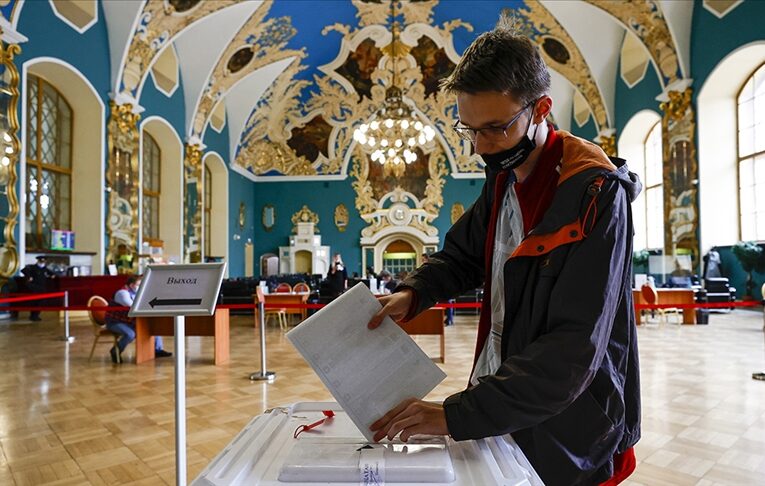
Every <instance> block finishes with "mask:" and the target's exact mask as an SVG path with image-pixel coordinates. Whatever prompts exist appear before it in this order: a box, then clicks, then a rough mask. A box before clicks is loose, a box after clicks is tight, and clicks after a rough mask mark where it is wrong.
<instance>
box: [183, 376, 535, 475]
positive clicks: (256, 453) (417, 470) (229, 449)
mask: <svg viewBox="0 0 765 486" xmlns="http://www.w3.org/2000/svg"><path fill="white" fill-rule="evenodd" d="M263 386H266V385H263ZM322 410H332V411H334V413H335V417H334V418H333V419H332V420H330V421H327V422H325V423H324V424H322V425H320V426H319V427H317V428H315V429H313V430H311V431H308V432H304V433H302V434H300V436H299V437H298V438H297V439H295V438H293V432H294V431H295V429H296V428H297V427H298V426H300V425H305V424H309V423H311V422H314V421H317V420H319V419H321V418H324V415H323V414H322ZM365 445H366V439H364V437H363V436H362V435H361V433H360V432H359V430H358V429H357V428H356V426H355V425H354V424H353V422H351V420H350V418H348V415H347V414H346V413H345V412H344V411H343V410H342V409H341V408H340V407H339V406H338V405H337V403H335V402H303V403H295V404H292V405H287V406H284V407H276V408H273V409H271V410H266V411H265V412H263V414H262V415H258V416H257V417H255V418H253V419H252V420H251V421H250V422H249V423H248V424H247V425H245V426H244V428H243V429H242V430H241V431H240V432H239V433H238V434H236V437H234V439H232V440H231V442H230V443H229V444H227V445H225V446H224V447H223V448H222V450H221V452H220V454H218V455H217V456H216V457H215V458H214V459H213V460H212V461H210V463H209V464H208V465H207V467H205V469H204V470H203V471H202V472H201V473H199V476H197V478H196V479H195V480H194V481H193V482H192V483H191V486H244V485H252V484H258V485H260V486H278V485H282V486H284V485H288V484H300V485H308V484H317V485H318V484H323V485H337V486H342V485H348V484H360V481H359V480H360V479H361V472H362V471H361V466H362V465H365V464H370V463H372V464H374V462H377V464H379V465H380V467H382V468H383V469H384V471H385V473H384V474H385V478H386V479H387V480H388V481H387V482H386V484H396V483H397V481H400V480H401V479H404V478H406V479H409V482H406V483H404V484H406V485H412V484H429V485H431V486H467V485H471V486H472V485H476V484H482V485H483V484H502V485H508V486H510V485H512V486H542V484H543V483H542V480H541V479H540V478H539V476H538V475H537V473H536V471H535V470H534V468H533V467H532V466H531V464H530V463H529V461H528V459H526V456H525V455H524V454H523V451H522V450H521V448H520V447H519V446H518V444H516V443H515V441H514V440H513V438H512V436H510V435H509V434H507V435H504V436H498V437H487V438H485V439H480V440H465V441H460V442H457V441H454V440H452V439H451V438H449V437H437V438H432V439H427V438H426V439H423V440H416V439H412V440H410V443H409V444H407V445H404V444H402V443H401V442H400V441H397V442H393V443H389V442H387V441H386V442H382V443H380V444H378V445H374V446H372V447H371V448H370V447H365ZM301 448H302V450H312V451H314V452H317V453H319V452H323V451H322V449H327V450H328V452H324V453H323V455H324V456H327V457H328V458H329V461H327V462H317V461H316V460H315V457H312V456H311V455H310V454H304V455H300V454H296V452H298V451H300V450H301ZM444 449H445V450H446V454H444ZM291 459H292V460H297V461H298V462H297V463H295V462H292V461H291ZM370 459H371V460H370ZM434 459H435V460H434ZM373 461H374V462H373ZM328 462H331V466H332V467H328V466H329V464H328ZM290 472H292V474H289V473H290ZM288 475H289V476H291V478H290V479H291V480H293V481H294V480H296V479H298V478H296V477H295V476H298V475H300V476H301V477H303V478H306V479H304V480H303V481H301V482H299V483H295V482H292V483H290V482H285V480H287V479H288V478H286V477H283V476H288ZM329 475H332V476H333V477H334V478H335V479H334V480H333V479H328V476H329ZM320 476H324V478H325V479H326V480H324V481H322V480H321V479H317V478H318V477H320ZM339 476H345V477H346V479H341V478H340V477H339ZM280 477H281V478H282V480H281V481H280ZM414 478H419V480H418V479H414ZM426 478H427V479H426ZM399 484H401V483H399Z"/></svg>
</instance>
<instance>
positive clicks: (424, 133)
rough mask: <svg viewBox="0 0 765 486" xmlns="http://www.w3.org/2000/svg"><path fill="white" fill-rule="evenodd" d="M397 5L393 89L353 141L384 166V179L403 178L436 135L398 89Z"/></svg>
mask: <svg viewBox="0 0 765 486" xmlns="http://www.w3.org/2000/svg"><path fill="white" fill-rule="evenodd" d="M395 3H396V2H395V1H392V2H391V34H392V36H393V38H392V41H391V50H390V53H391V54H390V58H391V59H390V62H391V65H392V68H391V75H392V76H391V78H392V81H391V86H390V87H389V88H388V89H386V90H385V101H384V102H383V104H382V106H381V107H380V108H379V109H378V110H377V111H376V112H375V113H374V115H373V117H372V121H370V122H369V123H363V124H361V125H360V126H359V127H358V128H356V130H354V132H353V139H354V140H355V141H356V142H358V143H360V144H361V145H362V146H363V148H364V150H365V151H366V152H371V155H370V157H371V159H372V161H373V162H378V163H379V164H381V165H382V166H383V174H384V175H386V176H388V175H393V176H395V177H401V176H403V175H404V169H405V168H406V166H407V165H408V164H411V163H412V162H414V161H416V160H417V152H416V149H417V148H423V147H424V146H425V145H426V144H428V143H429V142H430V141H431V140H433V138H434V137H435V135H436V131H435V130H433V127H431V126H430V125H426V124H424V123H422V122H421V121H420V120H419V118H418V116H417V114H416V113H415V112H414V110H413V109H412V108H411V107H410V106H409V105H407V104H406V103H405V102H404V96H403V91H402V90H401V89H400V88H399V87H398V86H397V85H396V74H397V73H396V61H397V46H398V35H397V34H398V32H397V26H396V23H395V22H394V21H393V19H395Z"/></svg>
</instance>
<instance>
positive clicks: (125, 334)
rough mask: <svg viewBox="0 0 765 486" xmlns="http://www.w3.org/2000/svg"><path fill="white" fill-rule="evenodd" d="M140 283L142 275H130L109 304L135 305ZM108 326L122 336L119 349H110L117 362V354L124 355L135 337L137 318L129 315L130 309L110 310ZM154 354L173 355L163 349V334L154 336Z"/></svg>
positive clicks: (107, 317) (160, 355)
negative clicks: (123, 352)
mask: <svg viewBox="0 0 765 486" xmlns="http://www.w3.org/2000/svg"><path fill="white" fill-rule="evenodd" d="M140 285H141V276H140V275H131V276H129V277H128V279H127V282H126V283H125V286H124V287H122V288H121V289H119V290H118V291H117V292H115V293H114V299H113V300H112V302H110V303H109V305H110V306H125V307H130V306H131V305H133V300H134V299H135V294H136V292H137V291H138V287H139V286H140ZM106 328H107V329H108V330H110V331H111V332H113V333H115V334H119V335H121V336H122V337H120V339H119V341H117V347H118V348H119V349H116V348H115V347H112V349H110V350H109V354H110V355H111V357H112V363H117V362H118V361H121V360H118V359H117V355H118V354H119V355H122V351H124V350H125V347H126V346H127V345H128V344H130V343H131V342H133V340H134V339H135V319H134V318H131V317H128V311H109V312H107V313H106ZM154 355H155V356H156V357H157V358H164V357H166V356H172V355H173V353H169V352H167V351H165V350H164V349H162V336H156V337H155V338H154Z"/></svg>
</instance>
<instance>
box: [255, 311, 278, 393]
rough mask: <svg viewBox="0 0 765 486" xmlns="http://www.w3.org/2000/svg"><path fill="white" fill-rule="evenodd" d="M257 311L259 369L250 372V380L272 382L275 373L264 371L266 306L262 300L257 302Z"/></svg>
mask: <svg viewBox="0 0 765 486" xmlns="http://www.w3.org/2000/svg"><path fill="white" fill-rule="evenodd" d="M258 313H259V314H260V319H259V320H260V371H259V372H257V373H252V374H251V375H250V380H252V381H265V382H267V383H273V382H274V380H275V379H276V373H274V372H273V371H266V306H265V303H263V302H262V301H261V302H259V303H258Z"/></svg>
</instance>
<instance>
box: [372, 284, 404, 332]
mask: <svg viewBox="0 0 765 486" xmlns="http://www.w3.org/2000/svg"><path fill="white" fill-rule="evenodd" d="M412 292H413V291H412V289H404V290H402V291H401V292H396V293H395V294H392V295H387V296H385V297H380V298H379V299H378V300H379V302H380V303H381V304H382V309H380V310H379V311H378V312H377V314H375V315H374V316H372V319H370V320H369V324H367V327H369V329H375V328H377V326H379V325H380V324H381V323H382V321H383V319H384V318H385V316H390V317H391V318H392V319H393V320H394V321H397V322H398V321H400V320H401V319H403V318H404V317H406V315H407V314H408V313H409V307H410V306H411V305H412V299H413V294H412Z"/></svg>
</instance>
